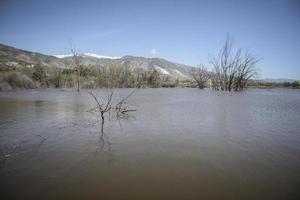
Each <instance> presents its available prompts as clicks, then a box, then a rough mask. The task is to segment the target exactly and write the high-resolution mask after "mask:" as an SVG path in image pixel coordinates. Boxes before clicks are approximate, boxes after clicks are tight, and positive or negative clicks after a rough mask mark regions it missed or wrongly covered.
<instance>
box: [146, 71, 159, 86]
mask: <svg viewBox="0 0 300 200" xmlns="http://www.w3.org/2000/svg"><path fill="white" fill-rule="evenodd" d="M148 86H150V87H158V86H159V72H158V71H157V70H155V69H153V70H152V71H151V72H150V75H149V77H148Z"/></svg>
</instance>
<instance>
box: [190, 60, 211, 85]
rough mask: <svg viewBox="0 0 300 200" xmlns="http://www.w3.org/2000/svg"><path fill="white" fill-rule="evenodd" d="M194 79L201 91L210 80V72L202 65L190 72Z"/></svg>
mask: <svg viewBox="0 0 300 200" xmlns="http://www.w3.org/2000/svg"><path fill="white" fill-rule="evenodd" d="M190 74H191V76H192V77H193V79H194V80H195V81H196V82H197V85H198V87H199V89H203V88H204V87H205V84H206V83H207V81H208V80H209V79H210V72H209V71H208V70H207V69H206V68H205V67H204V65H203V64H201V65H200V66H199V67H195V68H193V69H192V70H191V72H190Z"/></svg>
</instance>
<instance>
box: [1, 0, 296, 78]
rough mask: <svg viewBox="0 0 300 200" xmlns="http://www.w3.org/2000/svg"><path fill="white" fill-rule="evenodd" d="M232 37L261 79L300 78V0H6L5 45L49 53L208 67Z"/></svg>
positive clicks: (3, 12) (3, 3)
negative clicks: (254, 63) (127, 57)
mask: <svg viewBox="0 0 300 200" xmlns="http://www.w3.org/2000/svg"><path fill="white" fill-rule="evenodd" d="M226 35H230V37H231V38H233V41H234V47H235V48H243V49H245V50H249V51H250V52H252V53H253V54H254V55H256V56H257V57H259V58H261V61H260V62H259V63H258V66H257V67H258V68H259V73H260V78H291V79H300V38H299V37H300V0H269V1H268V0H264V1H262V0H251V1H246V0H245V1H244V0H239V1H237V0H236V1H231V0H227V1H224V0H219V1H216V0H207V1H201V0H195V1H193V0H182V1H176V0H160V1H158V0H157V1H156V0H147V1H146V0H139V1H138V0H136V1H129V0H128V1H126V0H123V1H122V0H119V1H116V0H107V1H101V0H100V1H89V0H81V1H79V0H78V1H75V0H69V1H64V0H60V1H56V0H36V1H34V0H26V1H25V0H24V1H22V0H18V1H17V0H1V1H0V43H2V44H6V45H10V46H14V47H17V48H20V49H25V50H29V51H35V52H41V53H44V54H49V55H56V54H66V53H69V52H68V44H69V42H70V41H71V42H72V44H73V45H74V46H75V47H76V48H77V49H78V50H79V51H80V52H91V53H97V54H101V55H107V56H124V55H133V56H144V57H160V58H165V59H167V60H170V61H174V62H178V63H182V64H187V65H192V66H197V65H199V64H200V63H203V64H205V65H206V66H207V67H208V68H210V67H211V66H210V65H209V62H208V60H209V58H210V57H212V56H215V55H217V54H218V52H219V49H220V48H221V47H222V45H223V43H224V41H225V38H226Z"/></svg>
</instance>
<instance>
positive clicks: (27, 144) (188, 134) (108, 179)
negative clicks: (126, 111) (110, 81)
mask: <svg viewBox="0 0 300 200" xmlns="http://www.w3.org/2000/svg"><path fill="white" fill-rule="evenodd" d="M130 91H131V89H118V90H114V96H115V99H116V100H117V99H119V98H120V96H126V95H127V94H128V93H129V92H130ZM96 92H97V94H98V96H99V97H104V98H106V96H107V94H109V90H97V91H96ZM129 102H130V103H131V106H132V107H133V108H136V109H137V111H136V112H135V113H132V114H131V116H130V117H129V118H128V119H122V120H116V119H115V118H112V117H111V118H110V119H108V118H106V119H107V120H106V122H105V125H104V134H105V135H104V136H103V134H101V121H100V119H99V118H98V117H97V116H96V115H95V114H92V113H90V112H87V110H88V109H90V108H91V107H93V106H94V102H93V100H92V98H91V97H90V96H89V95H88V94H87V91H84V90H83V91H82V92H80V93H79V94H78V93H76V92H66V91H61V90H55V89H47V90H27V91H18V92H7V93H0V128H1V129H0V130H1V133H0V150H1V153H2V156H1V159H2V162H1V166H0V191H1V197H5V198H4V199H201V198H203V199H300V192H299V191H300V190H299V189H300V121H299V119H300V91H299V90H289V89H274V90H248V91H245V92H240V93H223V92H214V91H211V90H198V89H139V90H137V91H136V92H135V94H134V95H133V96H132V97H131V98H130V100H129Z"/></svg>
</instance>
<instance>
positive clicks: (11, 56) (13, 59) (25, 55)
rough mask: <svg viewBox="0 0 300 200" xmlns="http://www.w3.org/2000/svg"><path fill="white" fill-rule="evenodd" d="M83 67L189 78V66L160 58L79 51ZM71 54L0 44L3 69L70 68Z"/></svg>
mask: <svg viewBox="0 0 300 200" xmlns="http://www.w3.org/2000/svg"><path fill="white" fill-rule="evenodd" d="M79 56H80V58H81V59H80V60H81V64H82V65H84V66H99V67H101V66H105V65H120V66H122V67H126V68H128V69H130V70H132V71H134V70H136V69H139V70H145V71H146V70H153V69H155V70H157V71H158V72H159V73H160V74H161V75H164V76H169V77H170V78H173V79H179V80H185V79H190V74H189V72H190V70H191V68H192V67H191V66H188V65H184V64H179V63H175V62H171V61H168V60H165V59H162V58H145V57H137V56H122V57H110V56H102V55H97V54H94V53H82V54H79ZM72 59H73V57H72V55H71V54H69V55H45V54H41V53H36V52H30V51H26V50H21V49H18V48H15V47H11V46H7V45H3V44H0V66H1V67H6V68H14V67H33V66H34V65H37V64H40V65H44V66H47V67H58V68H70V67H71V66H72V65H71V63H72Z"/></svg>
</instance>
